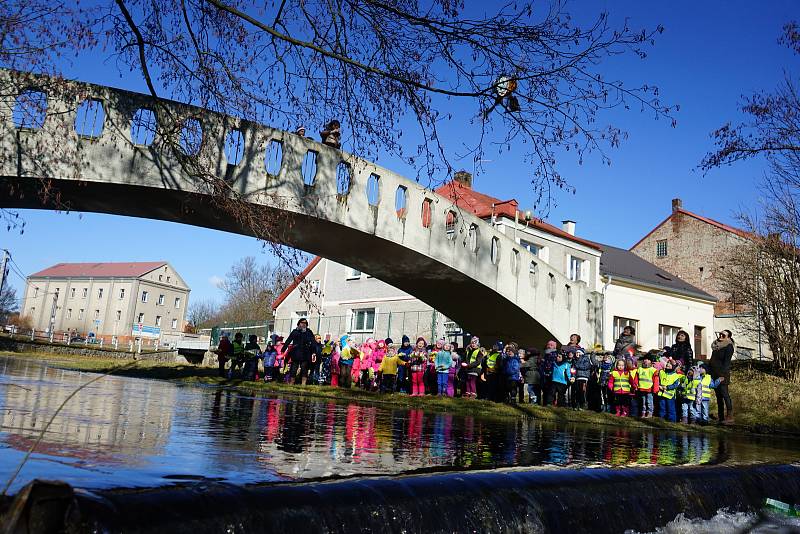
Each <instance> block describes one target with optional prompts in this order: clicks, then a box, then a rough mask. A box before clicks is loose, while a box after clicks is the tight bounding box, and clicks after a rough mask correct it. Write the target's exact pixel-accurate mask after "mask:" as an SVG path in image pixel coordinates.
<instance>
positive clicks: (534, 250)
mask: <svg viewBox="0 0 800 534" xmlns="http://www.w3.org/2000/svg"><path fill="white" fill-rule="evenodd" d="M519 245H520V246H521V247H522V248H525V249H528V251H529V252H530V253H531V254H533V255H534V256H538V255H539V245H534V244H533V243H531V242H530V241H525V240H524V239H520V240H519Z"/></svg>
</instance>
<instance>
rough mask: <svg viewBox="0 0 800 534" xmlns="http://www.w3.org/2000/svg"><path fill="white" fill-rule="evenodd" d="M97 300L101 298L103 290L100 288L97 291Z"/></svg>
mask: <svg viewBox="0 0 800 534" xmlns="http://www.w3.org/2000/svg"><path fill="white" fill-rule="evenodd" d="M97 298H98V299H101V298H103V288H102V287H101V288H100V289H98V290H97Z"/></svg>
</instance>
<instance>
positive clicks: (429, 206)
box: [422, 198, 433, 228]
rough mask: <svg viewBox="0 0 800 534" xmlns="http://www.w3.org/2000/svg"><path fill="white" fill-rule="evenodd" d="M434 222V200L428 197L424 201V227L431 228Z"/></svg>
mask: <svg viewBox="0 0 800 534" xmlns="http://www.w3.org/2000/svg"><path fill="white" fill-rule="evenodd" d="M431 224H433V200H431V199H429V198H426V199H425V200H423V201H422V227H423V228H430V227H431Z"/></svg>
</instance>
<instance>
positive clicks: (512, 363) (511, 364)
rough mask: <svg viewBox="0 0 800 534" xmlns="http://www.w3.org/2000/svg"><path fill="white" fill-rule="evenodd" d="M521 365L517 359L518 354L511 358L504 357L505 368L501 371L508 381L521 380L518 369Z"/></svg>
mask: <svg viewBox="0 0 800 534" xmlns="http://www.w3.org/2000/svg"><path fill="white" fill-rule="evenodd" d="M521 365H522V362H521V361H520V359H519V355H518V354H514V355H513V356H506V359H505V368H504V369H503V370H504V371H505V373H506V378H508V379H509V380H519V379H520V378H521V375H520V372H519V369H520V366H521Z"/></svg>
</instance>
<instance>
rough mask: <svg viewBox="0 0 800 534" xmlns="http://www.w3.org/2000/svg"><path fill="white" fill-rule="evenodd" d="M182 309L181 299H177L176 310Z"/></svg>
mask: <svg viewBox="0 0 800 534" xmlns="http://www.w3.org/2000/svg"><path fill="white" fill-rule="evenodd" d="M180 307H181V298H180V297H175V309H176V310H179V309H180Z"/></svg>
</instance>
